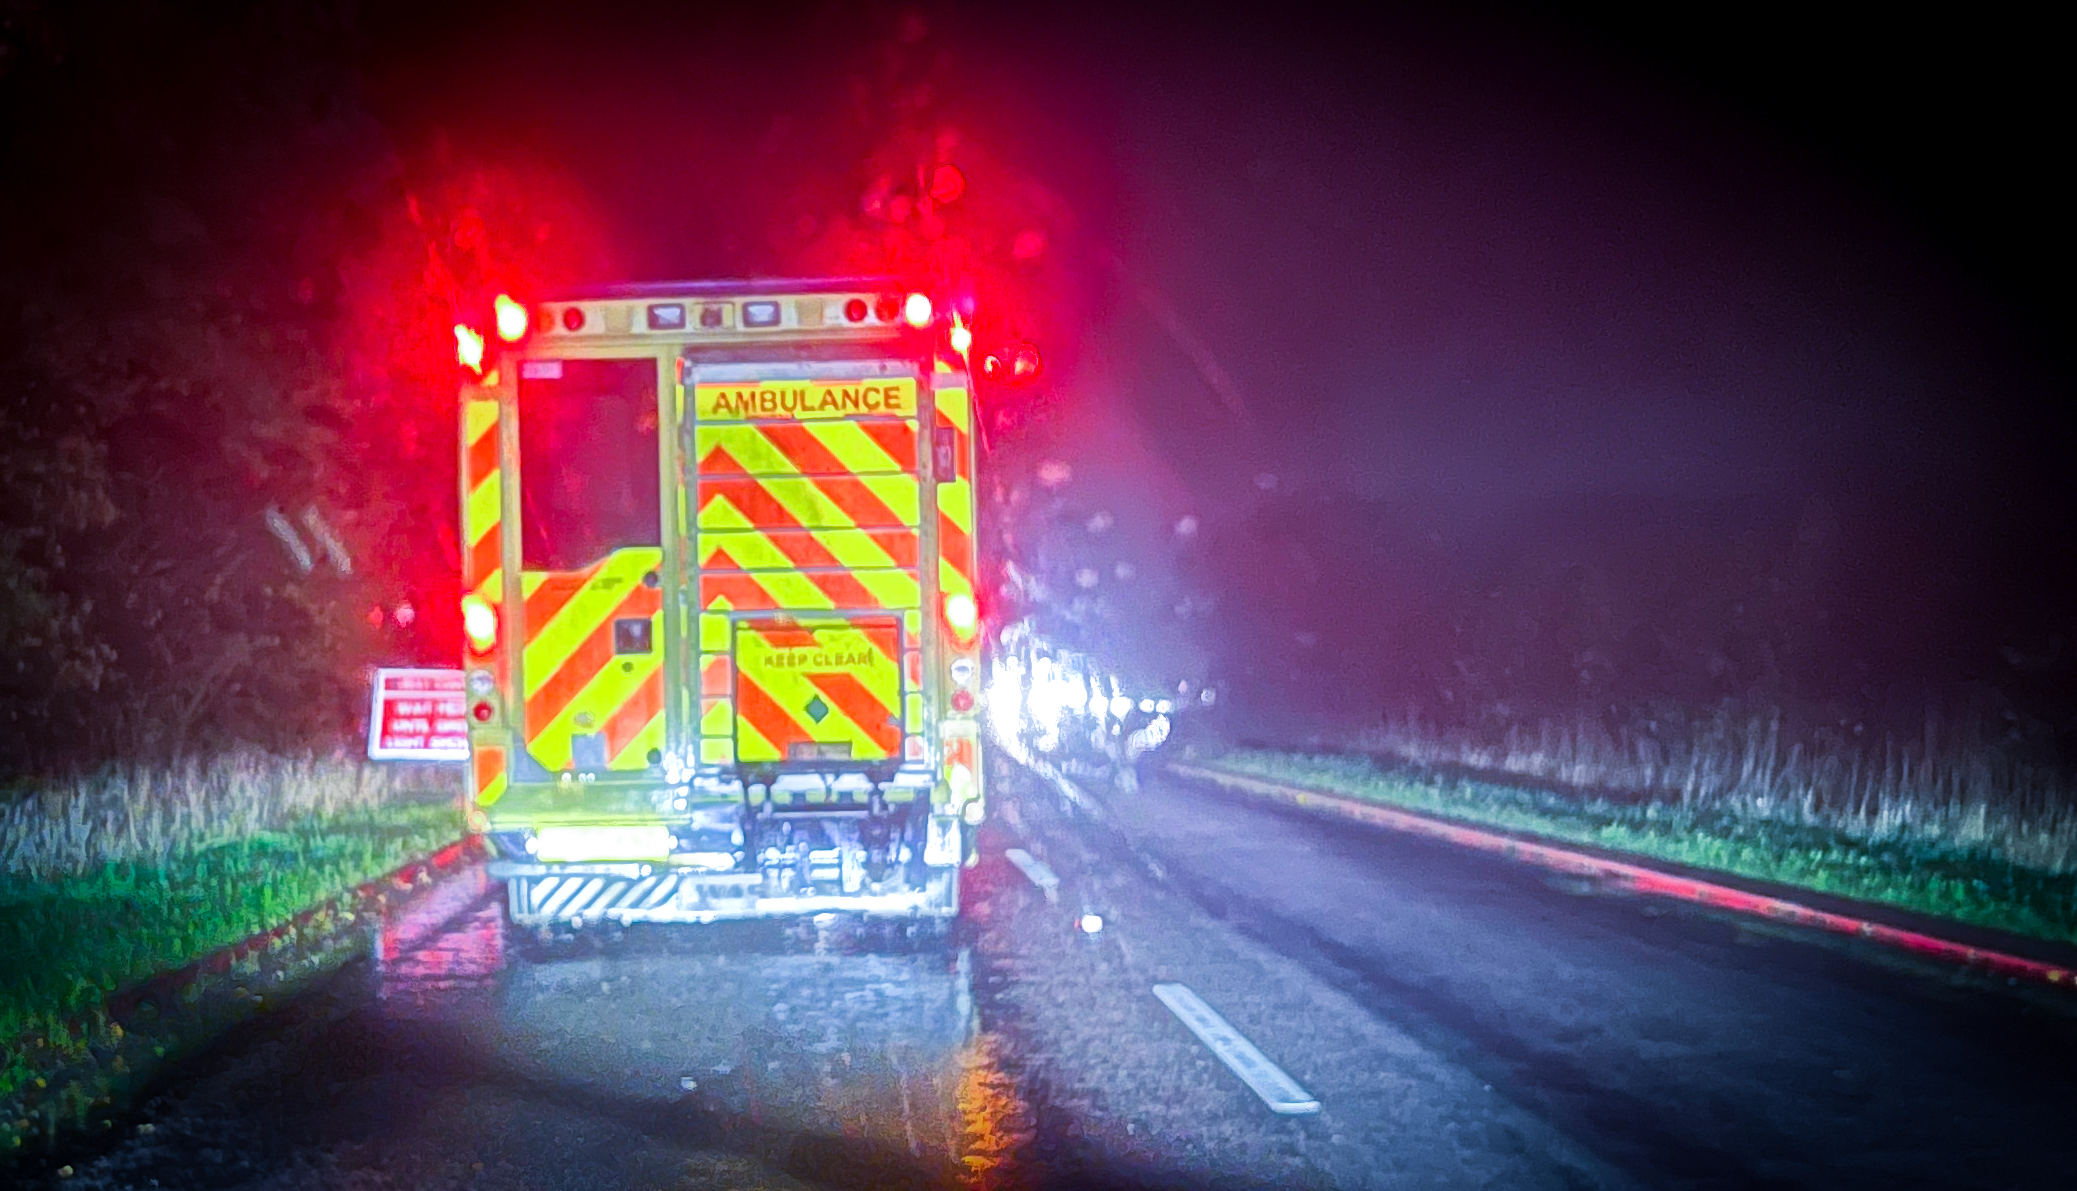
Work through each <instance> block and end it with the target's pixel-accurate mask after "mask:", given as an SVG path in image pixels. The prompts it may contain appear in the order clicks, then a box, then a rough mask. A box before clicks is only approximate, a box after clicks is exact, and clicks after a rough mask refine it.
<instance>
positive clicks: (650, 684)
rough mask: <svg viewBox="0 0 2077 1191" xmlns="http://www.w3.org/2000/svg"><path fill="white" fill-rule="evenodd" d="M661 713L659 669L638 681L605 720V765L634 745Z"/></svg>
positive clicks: (661, 672)
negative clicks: (617, 707) (633, 691)
mask: <svg viewBox="0 0 2077 1191" xmlns="http://www.w3.org/2000/svg"><path fill="white" fill-rule="evenodd" d="M662 710H663V669H662V668H661V667H659V668H657V669H656V670H653V671H651V672H650V674H649V677H647V678H644V679H643V680H642V685H641V686H638V687H636V688H635V693H634V694H632V695H629V696H628V699H627V702H625V703H622V704H621V705H620V708H619V710H617V711H615V712H614V713H613V714H612V715H610V716H607V717H606V726H605V727H604V728H602V729H601V731H603V732H604V733H605V734H606V763H607V764H609V765H610V764H612V762H613V758H615V757H618V756H619V755H620V751H621V750H622V749H624V748H626V747H627V746H628V745H630V744H632V743H634V740H635V738H636V737H637V736H640V735H641V734H642V729H644V728H647V727H648V726H649V721H650V720H653V719H655V718H656V716H657V713H658V712H660V711H662ZM645 763H646V760H645Z"/></svg>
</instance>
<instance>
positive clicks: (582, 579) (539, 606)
mask: <svg viewBox="0 0 2077 1191" xmlns="http://www.w3.org/2000/svg"><path fill="white" fill-rule="evenodd" d="M604 565H605V564H604V563H597V564H594V565H592V566H588V567H586V568H584V569H583V570H581V571H559V572H552V573H550V574H549V576H548V577H547V578H545V579H543V580H541V586H539V587H536V588H535V589H534V591H533V594H532V595H529V596H528V597H527V598H526V631H527V639H528V640H529V641H531V640H532V639H533V638H534V637H536V636H539V635H540V632H541V629H542V628H543V627H544V626H545V625H547V623H548V622H549V621H551V620H553V619H555V614H556V613H558V612H560V611H562V610H563V605H565V604H567V603H569V602H570V600H571V599H572V598H574V597H575V596H576V594H577V593H578V592H580V591H583V590H584V585H585V584H587V583H589V582H591V577H592V576H593V575H596V574H598V571H599V567H601V566H604Z"/></svg>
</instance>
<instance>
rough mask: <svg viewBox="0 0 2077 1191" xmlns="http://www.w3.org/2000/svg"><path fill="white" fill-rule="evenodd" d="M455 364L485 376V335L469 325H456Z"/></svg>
mask: <svg viewBox="0 0 2077 1191" xmlns="http://www.w3.org/2000/svg"><path fill="white" fill-rule="evenodd" d="M454 362H455V363H457V364H460V365H461V366H462V367H464V368H466V369H468V370H469V371H471V372H473V373H475V374H476V375H478V376H481V375H483V333H482V332H481V331H478V330H477V329H476V328H474V327H472V326H470V325H468V324H467V323H456V324H454Z"/></svg>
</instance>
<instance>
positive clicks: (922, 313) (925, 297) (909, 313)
mask: <svg viewBox="0 0 2077 1191" xmlns="http://www.w3.org/2000/svg"><path fill="white" fill-rule="evenodd" d="M931 313H932V311H931V306H930V295H929V294H910V295H909V296H908V299H907V300H906V301H904V302H903V303H902V304H901V317H902V321H903V322H906V323H908V324H909V325H910V326H912V327H927V326H929V325H930V316H931Z"/></svg>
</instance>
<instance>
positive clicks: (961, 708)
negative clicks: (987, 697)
mask: <svg viewBox="0 0 2077 1191" xmlns="http://www.w3.org/2000/svg"><path fill="white" fill-rule="evenodd" d="M973 709H974V693H973V692H972V691H953V692H952V710H954V711H958V712H967V711H972V710H973Z"/></svg>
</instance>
